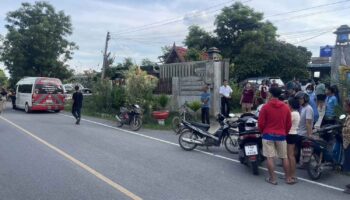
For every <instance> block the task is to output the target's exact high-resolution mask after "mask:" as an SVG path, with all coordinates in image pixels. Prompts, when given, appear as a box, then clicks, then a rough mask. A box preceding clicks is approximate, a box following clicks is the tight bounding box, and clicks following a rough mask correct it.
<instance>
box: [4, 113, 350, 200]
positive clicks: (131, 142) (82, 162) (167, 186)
mask: <svg viewBox="0 0 350 200" xmlns="http://www.w3.org/2000/svg"><path fill="white" fill-rule="evenodd" d="M236 159H237V156H236V155H232V154H229V153H228V152H226V151H225V150H224V148H210V149H209V152H208V151H207V150H206V149H205V148H199V149H198V151H192V152H185V151H183V150H181V149H180V147H179V146H178V145H177V137H176V136H175V135H174V134H171V133H170V132H166V131H150V130H140V131H139V132H136V133H134V132H131V131H129V130H128V128H127V127H126V128H125V130H121V129H118V128H116V127H114V126H113V123H111V122H108V121H104V120H99V119H94V118H86V119H84V120H82V122H81V125H80V126H77V125H75V124H74V120H73V119H72V118H71V117H70V116H69V114H68V115H66V114H65V113H61V114H55V113H33V114H26V113H24V112H23V111H13V110H11V109H7V110H5V111H4V112H3V113H2V114H1V115H0V199H4V200H5V199H6V200H12V199H15V200H22V199H23V200H31V199H33V200H37V199H66V200H69V199H84V200H85V199H96V200H100V199H117V200H119V199H150V200H158V199H160V200H167V199H169V200H170V199H174V200H187V199H188V200H189V199H196V200H197V199H198V200H217V199H247V200H248V199H249V200H250V199H285V200H288V199H293V200H294V199H308V200H313V199H317V200H321V199H327V200H328V199H337V200H342V199H344V200H345V199H347V200H348V199H350V196H349V195H346V194H343V193H342V192H341V190H342V189H343V187H344V185H345V184H346V183H350V177H348V176H344V175H340V174H336V173H334V172H331V173H329V174H325V175H324V176H323V177H322V179H321V180H320V181H319V182H312V181H309V180H307V175H306V172H305V171H298V175H299V177H300V178H301V180H300V181H299V183H298V184H296V185H292V186H290V185H287V184H285V183H284V182H283V180H279V185H278V186H273V185H270V184H267V183H266V182H265V181H264V177H265V176H266V173H265V171H264V170H263V169H262V170H261V172H262V173H261V175H260V176H253V175H252V174H251V171H250V169H248V168H247V167H245V166H243V165H241V164H239V163H237V160H236ZM304 178H306V179H304Z"/></svg>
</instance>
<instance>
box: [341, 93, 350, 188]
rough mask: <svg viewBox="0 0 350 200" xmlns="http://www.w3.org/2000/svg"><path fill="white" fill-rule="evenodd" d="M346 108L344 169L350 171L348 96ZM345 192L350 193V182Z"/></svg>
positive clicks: (349, 111) (349, 103) (345, 103)
mask: <svg viewBox="0 0 350 200" xmlns="http://www.w3.org/2000/svg"><path fill="white" fill-rule="evenodd" d="M344 108H345V111H346V112H347V114H348V116H347V117H346V120H345V123H344V128H343V132H342V133H343V146H344V163H343V171H344V172H347V173H350V99H349V98H348V99H347V100H345V102H344ZM344 192H345V193H347V194H350V183H349V184H348V185H347V186H346V189H345V190H344Z"/></svg>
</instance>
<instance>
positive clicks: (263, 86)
mask: <svg viewBox="0 0 350 200" xmlns="http://www.w3.org/2000/svg"><path fill="white" fill-rule="evenodd" d="M266 82H267V81H266V80H263V81H262V84H261V85H260V86H259V92H260V97H261V98H262V99H263V101H264V103H266V102H267V96H268V93H269V86H267V83H266Z"/></svg>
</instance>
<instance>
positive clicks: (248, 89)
mask: <svg viewBox="0 0 350 200" xmlns="http://www.w3.org/2000/svg"><path fill="white" fill-rule="evenodd" d="M254 95H255V94H254V90H253V88H252V85H251V84H250V83H247V84H246V85H245V87H244V90H243V92H242V96H241V101H240V104H241V106H242V112H243V113H250V112H251V111H252V107H253V103H254Z"/></svg>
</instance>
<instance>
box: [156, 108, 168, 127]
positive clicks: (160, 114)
mask: <svg viewBox="0 0 350 200" xmlns="http://www.w3.org/2000/svg"><path fill="white" fill-rule="evenodd" d="M152 116H153V118H154V119H156V120H158V123H159V125H164V124H165V122H164V121H165V120H166V119H168V117H169V111H168V110H165V111H154V112H152Z"/></svg>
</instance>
